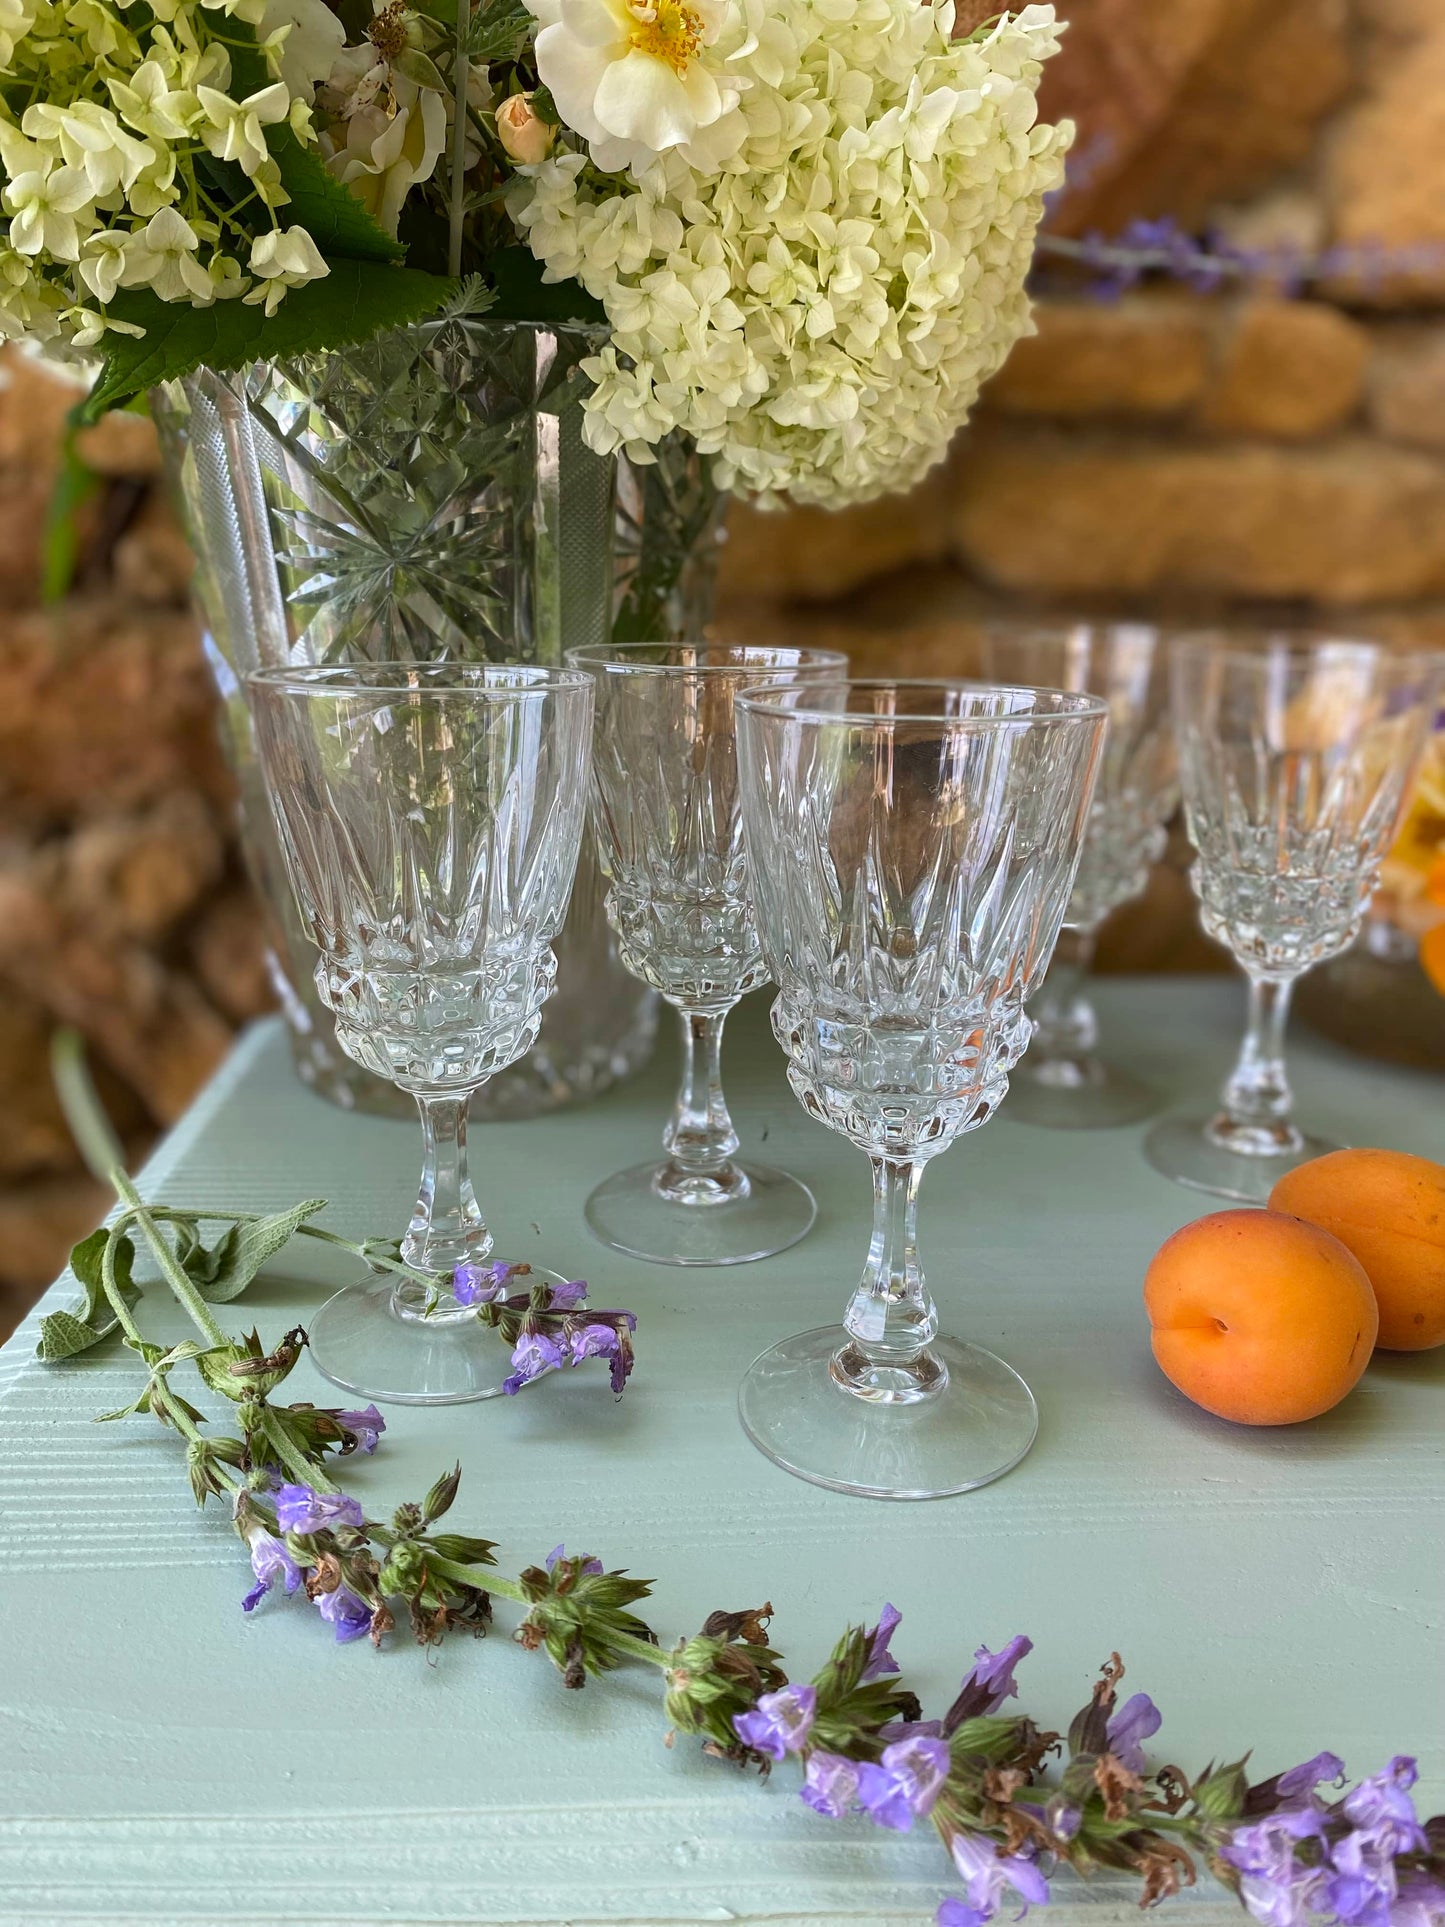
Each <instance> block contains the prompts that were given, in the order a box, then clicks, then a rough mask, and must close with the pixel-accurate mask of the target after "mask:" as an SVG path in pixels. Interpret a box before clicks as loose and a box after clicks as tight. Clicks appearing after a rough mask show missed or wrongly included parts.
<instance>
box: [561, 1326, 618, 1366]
mask: <svg viewBox="0 0 1445 1927" xmlns="http://www.w3.org/2000/svg"><path fill="white" fill-rule="evenodd" d="M620 1342H621V1341H620V1340H619V1339H618V1336H617V1333H616V1332H615V1331H613V1329H612V1327H611V1326H610V1325H582V1326H581V1327H579V1329H578V1330H576V1331H574V1332H573V1333H572V1334H571V1336H570V1338H569V1339H568V1345H569V1348H570V1351H571V1363H572V1364H574V1365H580V1364H581V1363H582V1361H583V1360H584V1359H587V1358H615V1357H616V1356H617V1348H618V1345H619V1343H620Z"/></svg>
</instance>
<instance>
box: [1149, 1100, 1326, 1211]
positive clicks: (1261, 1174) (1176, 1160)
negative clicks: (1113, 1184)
mask: <svg viewBox="0 0 1445 1927" xmlns="http://www.w3.org/2000/svg"><path fill="white" fill-rule="evenodd" d="M1212 1122H1213V1120H1212V1119H1211V1118H1208V1117H1166V1118H1161V1119H1160V1121H1159V1122H1158V1123H1157V1124H1156V1125H1155V1126H1154V1128H1153V1130H1152V1131H1150V1132H1149V1134H1148V1136H1147V1137H1146V1138H1145V1140H1144V1155H1145V1157H1146V1158H1147V1159H1148V1160H1149V1162H1150V1164H1152V1165H1153V1167H1154V1169H1155V1170H1156V1171H1158V1172H1159V1173H1160V1174H1161V1175H1162V1176H1164V1177H1166V1178H1172V1179H1173V1180H1174V1182H1175V1183H1176V1184H1186V1185H1188V1186H1189V1188H1190V1190H1191V1191H1207V1192H1208V1193H1209V1195H1210V1196H1211V1197H1215V1198H1229V1199H1231V1200H1232V1201H1233V1202H1234V1203H1236V1204H1267V1203H1268V1202H1269V1194H1270V1192H1271V1191H1272V1190H1273V1189H1274V1187H1275V1185H1276V1184H1277V1183H1278V1182H1279V1180H1280V1179H1281V1178H1282V1177H1283V1176H1284V1174H1285V1172H1286V1171H1293V1170H1294V1168H1295V1167H1296V1165H1300V1164H1308V1163H1309V1161H1310V1159H1311V1158H1321V1157H1323V1156H1324V1155H1325V1153H1326V1152H1327V1151H1338V1150H1339V1149H1340V1146H1339V1145H1338V1144H1336V1143H1334V1142H1333V1141H1332V1140H1331V1139H1329V1138H1323V1137H1314V1136H1311V1135H1310V1134H1309V1133H1308V1132H1303V1131H1302V1132H1300V1133H1299V1134H1298V1136H1299V1141H1298V1143H1297V1144H1295V1145H1292V1146H1290V1147H1288V1148H1286V1149H1283V1150H1279V1151H1275V1152H1272V1153H1269V1154H1264V1155H1256V1156H1248V1155H1245V1154H1243V1153H1241V1152H1239V1151H1230V1150H1226V1149H1225V1147H1224V1146H1223V1145H1220V1144H1216V1143H1214V1142H1213V1140H1212V1139H1211V1138H1210V1136H1209V1126H1210V1124H1211V1123H1212Z"/></svg>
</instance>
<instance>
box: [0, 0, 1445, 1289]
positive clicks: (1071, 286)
mask: <svg viewBox="0 0 1445 1927" xmlns="http://www.w3.org/2000/svg"><path fill="white" fill-rule="evenodd" d="M992 10H993V9H992V6H991V5H983V4H980V5H976V6H974V7H973V12H974V13H975V14H977V15H978V16H979V17H983V16H984V15H986V14H987V13H988V12H991V11H992ZM1065 10H1067V11H1069V12H1070V13H1071V15H1072V25H1071V29H1070V33H1069V36H1068V46H1067V52H1066V53H1065V55H1063V56H1062V57H1061V58H1060V60H1059V61H1058V62H1057V63H1055V70H1054V71H1053V72H1052V73H1051V74H1050V76H1049V81H1048V98H1047V107H1048V109H1049V111H1051V112H1054V113H1065V112H1067V113H1072V114H1073V115H1074V116H1075V117H1076V118H1077V120H1078V122H1079V127H1080V132H1079V139H1078V143H1077V147H1076V153H1075V161H1074V165H1073V167H1072V169H1071V186H1070V189H1069V191H1068V192H1067V193H1066V194H1065V196H1064V197H1063V198H1062V200H1061V202H1060V204H1059V205H1058V206H1057V207H1056V209H1055V210H1054V214H1053V217H1052V225H1053V230H1054V232H1055V233H1057V234H1059V235H1061V236H1064V237H1069V236H1080V235H1086V234H1089V233H1091V232H1102V233H1103V234H1105V235H1111V234H1114V233H1117V232H1118V231H1119V230H1120V229H1122V228H1123V227H1124V226H1125V225H1126V224H1127V223H1129V222H1130V221H1133V220H1136V219H1140V218H1151V219H1152V218H1158V217H1161V216H1173V217H1174V218H1176V219H1177V220H1178V221H1180V222H1181V223H1183V224H1186V225H1187V226H1188V227H1190V228H1191V230H1202V229H1204V228H1207V227H1213V228H1216V229H1217V230H1219V231H1220V232H1222V233H1223V234H1225V235H1226V236H1228V237H1229V238H1230V239H1231V240H1232V241H1233V242H1234V243H1235V244H1237V245H1240V246H1248V247H1252V248H1270V249H1274V250H1286V251H1288V250H1294V251H1296V252H1297V253H1306V252H1310V251H1318V250H1321V249H1325V248H1330V247H1338V246H1340V245H1342V244H1343V245H1348V246H1352V247H1354V248H1356V249H1357V250H1358V251H1359V252H1358V255H1357V259H1356V261H1355V265H1354V268H1353V271H1352V272H1350V273H1349V274H1345V275H1339V276H1336V278H1335V279H1334V280H1333V281H1331V282H1330V283H1328V284H1327V285H1325V286H1323V287H1315V288H1311V289H1310V290H1309V292H1308V294H1307V295H1306V296H1304V297H1300V296H1299V295H1298V294H1295V295H1293V296H1292V295H1291V293H1290V291H1289V289H1288V288H1287V287H1284V286H1269V285H1266V286H1258V285H1256V286H1253V287H1251V288H1249V289H1248V290H1235V291H1234V292H1231V293H1226V294H1216V295H1203V294H1197V293H1191V292H1189V291H1188V290H1187V289H1182V288H1173V287H1149V288H1147V289H1141V290H1139V291H1136V292H1133V293H1131V294H1129V295H1127V296H1125V297H1124V298H1123V299H1121V300H1117V301H1113V302H1104V301H1100V300H1098V299H1096V298H1093V297H1092V296H1091V295H1089V294H1088V293H1087V292H1086V291H1085V290H1083V289H1082V288H1081V287H1080V286H1079V284H1078V283H1077V281H1074V282H1070V281H1069V280H1067V279H1066V278H1062V273H1061V271H1059V270H1050V272H1049V278H1048V280H1047V283H1046V287H1045V292H1044V295H1043V298H1042V299H1041V302H1040V306H1039V333H1038V335H1037V337H1036V338H1034V339H1033V340H1030V341H1027V342H1025V343H1023V344H1022V345H1021V347H1020V348H1019V350H1018V352H1017V353H1016V354H1015V356H1014V357H1013V359H1012V360H1011V362H1010V363H1009V365H1008V367H1007V368H1006V369H1005V370H1004V371H1003V373H1002V374H1001V375H1000V376H999V378H998V379H997V381H996V382H995V383H994V385H993V387H992V389H991V391H990V393H989V394H988V396H987V397H986V400H985V404H984V406H983V407H982V408H981V409H980V411H979V413H978V416H977V418H976V421H975V423H974V425H973V426H972V428H971V429H970V430H969V432H968V433H967V434H966V436H965V437H964V438H963V439H962V440H961V442H960V443H959V445H958V446H957V447H956V449H955V451H954V454H953V457H952V459H951V461H950V463H949V465H948V466H947V468H946V469H945V470H944V471H942V472H940V473H938V474H937V475H935V476H934V477H932V478H930V480H929V482H928V484H927V485H926V486H925V487H924V488H923V489H921V490H920V491H919V492H918V493H917V494H916V495H915V496H913V497H911V498H910V499H908V500H905V501H899V502H886V503H880V504H877V505H874V506H872V507H870V508H868V509H864V510H859V511H856V512H853V513H849V514H844V515H840V516H827V515H822V514H819V513H815V512H805V513H798V514H795V515H792V516H787V517H761V516H757V515H752V514H748V513H746V512H742V511H739V512H738V513H736V514H735V515H734V517H733V521H732V527H731V542H730V545H729V549H728V551H727V562H726V567H725V571H724V580H723V585H722V598H723V599H722V609H721V613H720V626H722V627H723V628H725V629H726V630H727V631H728V632H729V633H735V634H739V635H742V636H753V637H777V636H786V637H788V638H790V639H794V640H806V639H814V640H820V641H821V640H827V641H842V642H843V643H845V645H846V646H847V647H849V648H850V650H851V651H852V653H853V657H854V661H855V664H856V665H857V666H858V667H859V669H860V670H864V671H867V670H876V669H878V668H879V667H881V666H883V665H888V666H890V667H893V666H903V665H907V666H908V667H909V668H911V669H914V670H916V671H919V672H923V673H933V674H946V673H949V672H951V671H952V672H958V671H961V670H965V669H966V668H967V667H968V665H969V652H970V648H971V642H972V637H973V635H974V632H975V629H976V625H977V624H978V622H979V621H980V620H981V619H984V618H986V617H991V616H995V615H998V614H1001V613H1002V614H1007V615H1010V616H1027V615H1029V614H1035V613H1047V612H1063V613H1070V614H1073V613H1079V612H1088V611H1097V612H1101V613H1104V612H1108V613H1114V612H1125V613H1130V614H1135V615H1150V616H1157V617H1159V618H1161V619H1163V620H1166V621H1171V622H1172V621H1178V622H1193V621H1197V620H1200V619H1208V620H1214V619H1217V618H1224V619H1234V618H1244V619H1252V618H1254V617H1257V616H1260V615H1264V616H1269V617H1284V618H1292V619H1310V620H1314V619H1318V620H1321V621H1324V622H1328V623H1330V624H1333V625H1337V626H1339V627H1341V628H1345V627H1348V628H1352V629H1353V628H1365V629H1371V630H1379V631H1382V632H1384V633H1387V634H1391V635H1399V636H1407V635H1412V636H1420V637H1429V638H1431V639H1445V5H1442V0H1073V5H1072V7H1071V8H1066V9H1065ZM967 11H968V9H967V7H962V8H961V12H962V13H967ZM1403 249H1413V250H1415V253H1414V255H1413V256H1412V258H1411V259H1410V260H1409V261H1408V262H1406V263H1405V264H1404V265H1403V266H1402V265H1401V263H1400V262H1399V260H1398V258H1396V256H1398V252H1399V251H1400V250H1403ZM1387 250H1393V251H1395V254H1394V255H1391V256H1390V257H1389V258H1387V256H1386V253H1385V251H1387ZM1422 250H1423V251H1422ZM1285 278H1286V280H1288V278H1289V277H1285ZM72 400H73V391H71V390H69V389H68V388H66V387H65V386H64V385H63V384H61V383H58V382H57V381H55V380H54V379H53V378H52V377H50V376H48V375H46V374H44V373H43V372H42V371H40V370H39V369H38V368H37V367H36V366H35V365H34V364H33V363H31V362H29V361H26V360H25V359H23V358H21V357H18V356H16V355H15V354H14V353H13V352H8V353H7V355H6V357H5V360H4V364H3V386H0V1326H3V1324H4V1320H5V1304H6V1297H5V1294H6V1292H7V1290H8V1292H9V1302H10V1303H11V1305H12V1306H13V1305H16V1304H18V1303H19V1302H20V1301H21V1300H22V1299H23V1298H25V1297H27V1296H28V1295H29V1294H30V1293H31V1291H32V1290H33V1289H35V1288H37V1287H38V1286H39V1285H40V1284H42V1283H43V1282H44V1281H45V1280H46V1279H47V1278H48V1277H49V1276H50V1275H51V1274H52V1273H53V1271H54V1270H55V1268H56V1266H57V1264H58V1263H59V1260H60V1257H61V1256H62V1254H63V1251H64V1248H65V1245H66V1243H67V1242H68V1240H70V1239H71V1238H72V1237H74V1236H76V1235H78V1234H79V1233H81V1232H82V1231H84V1230H85V1229H86V1228H87V1227H88V1225H89V1224H90V1223H91V1222H93V1221H94V1218H95V1216H96V1214H97V1213H98V1212H99V1210H100V1208H101V1205H102V1202H103V1196H102V1192H101V1190H100V1187H98V1186H96V1185H94V1184H93V1183H92V1182H91V1181H90V1180H89V1179H88V1178H86V1177H84V1176H83V1175H82V1174H81V1173H80V1171H79V1168H78V1160H77V1158H76V1155H75V1152H74V1149H73V1147H72V1146H71V1145H70V1143H69V1140H68V1137H67V1135H66V1132H65V1129H64V1125H63V1122H62V1120H61V1118H60V1116H59V1113H58V1111H57V1109H56V1106H55V1103H54V1099H53V1097H52V1096H51V1094H50V1091H49V1086H48V1080H47V1077H46V1074H45V1073H46V1050H47V1045H48V1039H49V1036H50V1034H51V1032H52V1031H53V1029H54V1027H55V1026H56V1025H57V1024H58V1023H62V1022H63V1023H68V1024H75V1025H77V1026H78V1027H79V1028H80V1030H81V1031H82V1032H83V1034H84V1035H85V1037H86V1038H87V1040H88V1043H89V1045H90V1049H91V1055H92V1060H93V1062H94V1063H95V1064H96V1066H97V1069H98V1072H99V1074H100V1077H101V1081H102V1084H103V1087H104V1090H105V1094H106V1097H107V1100H108V1102H109V1104H110V1106H111V1109H112V1112H113V1114H114V1116H115V1118H116V1121H117V1124H118V1125H119V1127H120V1129H121V1131H122V1133H123V1135H124V1136H125V1138H126V1140H127V1143H128V1145H129V1146H130V1148H131V1149H132V1151H133V1152H135V1153H138V1152H139V1151H140V1150H141V1149H142V1148H143V1147H144V1145H145V1144H146V1143H147V1141H148V1140H149V1139H150V1138H151V1137H152V1136H153V1135H154V1133H155V1132H156V1130H157V1129H158V1128H161V1127H163V1126H164V1125H165V1124H166V1123H167V1122H169V1121H170V1120H171V1119H173V1118H174V1117H175V1116H176V1115H177V1114H178V1113H179V1112H180V1111H181V1110H182V1109H183V1108H184V1106H185V1104H186V1102H187V1100H188V1098H189V1097H190V1095H191V1094H192V1092H193V1091H194V1090H195V1088H196V1087H197V1086H198V1084H199V1083H200V1082H201V1081H203V1080H204V1078H205V1077H206V1075H207V1074H208V1072H209V1071H210V1070H211V1069H212V1067H213V1066H214V1065H215V1063H216V1062H217V1061H218V1059H219V1058H220V1056H221V1055H222V1054H223V1052H224V1051H225V1049H226V1047H227V1043H228V1041H229V1038H230V1036H231V1035H232V1033H233V1031H234V1029H235V1027H236V1026H237V1025H238V1024H240V1023H242V1022H244V1021H245V1020H246V1019H247V1018H248V1017H249V1016H251V1015H252V1014H253V1013H255V1012H256V1011H258V1010H259V1009H261V1008H263V1007H264V1006H265V1005H266V1003H267V1001H268V991H267V985H266V980H265V973H264V968H263V964H262V960H261V955H260V944H259V938H258V933H257V925H256V918H255V914H254V908H253V905H252V903H251V901H250V899H249V897H248V895H247V892H246V887H245V885H244V882H243V880H242V877H241V874H240V870H239V866H238V862H237V857H236V852H235V847H234V843H233V840H232V836H231V831H230V809H231V801H230V794H229V790H228V786H227V783H226V780H225V776H224V773H223V768H222V764H221V760H220V755H219V751H218V748H217V744H216V739H215V733H214V727H213V720H212V711H211V699H210V695H209V691H208V687H207V679H206V674H205V670H204V667H203V664H202V661H201V658H200V654H199V650H198V646H197V639H196V633H195V629H194V626H193V624H192V622H191V620H190V617H189V616H188V614H187V613H186V608H185V583H186V576H187V572H188V558H187V556H186V554H185V550H184V545H183V544H182V542H181V540H180V537H179V535H178V533H177V531H176V529H175V527H174V524H173V523H172V521H171V520H170V518H169V516H168V514H167V512H166V509H165V507H164V504H163V501H162V499H161V497H160V494H159V491H158V486H157V481H156V455H155V448H154V442H153V439H152V437H151V435H150V432H149V429H148V427H147V425H146V424H145V423H144V422H143V421H141V420H139V419H137V418H135V417H125V418H118V419H114V420H112V421H110V422H108V423H107V424H105V425H104V426H103V427H102V428H101V429H99V430H97V431H93V433H92V434H91V435H90V436H89V437H88V438H86V440H85V443H84V446H83V450H82V452H83V454H84V456H85V459H86V460H87V461H88V462H89V464H90V465H91V466H92V468H93V469H94V470H95V471H96V472H97V473H98V475H99V477H100V480H99V485H98V487H97V489H96V491H95V493H94V494H93V496H92V497H91V499H90V500H89V501H88V502H87V504H86V506H85V509H84V510H83V512H82V515H81V517H80V538H81V539H80V553H79V570H78V574H77V578H76V588H75V592H74V593H73V594H72V595H71V596H70V598H69V599H68V600H67V601H66V602H65V603H64V604H63V605H61V606H60V607H57V608H50V609H44V608H41V607H40V606H39V592H40V586H41V578H40V554H41V537H42V533H43V529H44V526H45V519H46V513H47V502H48V500H49V496H50V492H51V485H52V482H53V480H54V477H55V475H56V472H57V468H58V464H59V459H60V456H59V451H60V443H61V434H62V426H63V419H64V415H65V412H66V409H67V408H68V407H69V405H70V403H71V401H72ZM1183 862H1184V852H1183V850H1182V848H1176V849H1175V850H1174V851H1173V852H1171V859H1170V861H1169V862H1168V863H1167V864H1166V865H1164V866H1163V867H1162V868H1161V871H1160V873H1159V875H1158V877H1157V878H1156V882H1155V886H1154V888H1153V890H1152V891H1151V894H1150V896H1149V898H1148V899H1147V900H1145V901H1144V902H1143V903H1141V904H1139V905H1134V906H1130V907H1129V908H1128V909H1126V910H1125V911H1123V912H1121V913H1120V916H1119V918H1118V919H1117V920H1116V922H1115V924H1114V926H1113V927H1112V929H1111V931H1110V932H1109V933H1108V937H1107V941H1106V945H1105V953H1106V958H1108V959H1109V960H1111V961H1112V962H1114V963H1116V964H1126V965H1131V966H1134V967H1146V968H1153V967H1166V966H1171V965H1172V966H1178V965H1196V964H1198V963H1200V962H1202V961H1208V960H1209V955H1208V951H1207V949H1206V947H1205V946H1204V945H1203V942H1202V939H1200V938H1199V936H1198V934H1197V931H1196V928H1195V924H1194V919H1193V913H1192V909H1191V906H1190V900H1189V894H1188V889H1187V885H1186V883H1185V881H1184V877H1183Z"/></svg>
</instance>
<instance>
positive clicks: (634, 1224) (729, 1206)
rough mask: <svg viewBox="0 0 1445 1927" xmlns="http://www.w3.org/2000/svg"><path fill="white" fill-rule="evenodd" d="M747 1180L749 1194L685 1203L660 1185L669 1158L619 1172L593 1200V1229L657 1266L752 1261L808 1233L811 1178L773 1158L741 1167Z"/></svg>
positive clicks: (589, 1211)
mask: <svg viewBox="0 0 1445 1927" xmlns="http://www.w3.org/2000/svg"><path fill="white" fill-rule="evenodd" d="M734 1168H735V1169H736V1170H738V1171H740V1172H741V1173H742V1174H743V1176H744V1177H745V1178H746V1179H747V1184H746V1187H745V1189H744V1191H743V1193H742V1194H741V1195H733V1196H724V1197H722V1198H719V1199H717V1200H714V1199H713V1198H711V1197H709V1196H708V1195H707V1193H706V1188H705V1187H703V1188H702V1193H701V1195H700V1197H699V1199H698V1201H697V1202H694V1203H682V1202H679V1201H677V1200H676V1199H674V1198H671V1197H667V1196H665V1195H664V1194H663V1192H662V1190H661V1189H660V1182H659V1181H660V1180H661V1178H662V1176H663V1174H664V1173H673V1172H675V1170H676V1167H675V1166H672V1165H668V1164H636V1165H634V1166H633V1167H632V1169H631V1170H630V1171H618V1172H616V1173H615V1174H614V1175H613V1176H612V1177H610V1178H608V1179H607V1180H606V1182H605V1183H603V1184H599V1185H598V1187H597V1189H596V1190H595V1191H594V1192H593V1193H592V1195H591V1197H589V1198H588V1200H587V1205H586V1216H587V1224H588V1228H589V1229H590V1230H591V1232H592V1235H593V1237H595V1238H598V1239H600V1240H601V1242H602V1243H603V1244H605V1245H610V1246H611V1248H612V1250H614V1251H621V1252H625V1253H626V1255H627V1256H628V1257H629V1258H645V1259H646V1260H647V1261H648V1262H649V1263H650V1264H655V1265H746V1264H751V1263H753V1262H754V1261H755V1260H756V1259H758V1258H771V1257H773V1256H774V1255H775V1254H776V1253H777V1252H779V1251H786V1250H787V1249H788V1247H789V1246H790V1245H795V1244H796V1243H797V1242H798V1240H799V1239H800V1238H804V1237H806V1236H807V1234H808V1232H809V1231H811V1230H812V1228H813V1220H814V1219H815V1218H816V1217H817V1215H818V1207H817V1205H816V1204H815V1203H814V1202H813V1194H812V1192H811V1191H810V1190H809V1189H808V1187H807V1186H806V1185H805V1184H800V1183H799V1182H798V1180H797V1179H796V1178H793V1177H789V1176H788V1173H787V1172H786V1171H776V1170H774V1169H773V1167H772V1166H771V1165H768V1164H741V1165H737V1166H735V1167H734Z"/></svg>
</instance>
